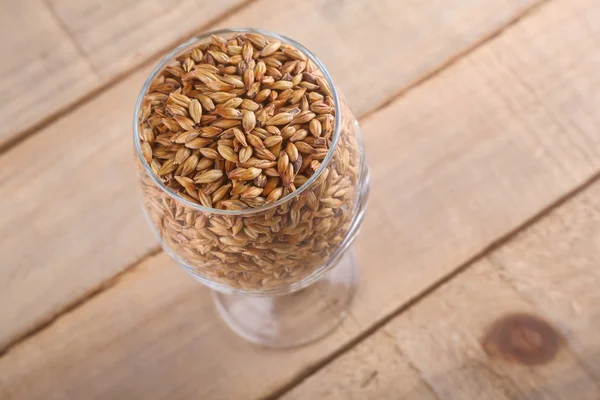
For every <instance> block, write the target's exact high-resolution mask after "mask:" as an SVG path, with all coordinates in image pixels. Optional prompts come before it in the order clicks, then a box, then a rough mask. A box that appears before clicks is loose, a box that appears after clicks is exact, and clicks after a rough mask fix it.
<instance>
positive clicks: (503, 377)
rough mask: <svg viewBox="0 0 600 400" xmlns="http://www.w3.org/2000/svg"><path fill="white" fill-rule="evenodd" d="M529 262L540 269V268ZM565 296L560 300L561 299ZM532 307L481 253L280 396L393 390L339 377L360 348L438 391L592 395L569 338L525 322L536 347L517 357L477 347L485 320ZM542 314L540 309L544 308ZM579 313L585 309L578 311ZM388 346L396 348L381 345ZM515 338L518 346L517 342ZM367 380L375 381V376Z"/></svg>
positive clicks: (463, 398)
mask: <svg viewBox="0 0 600 400" xmlns="http://www.w3.org/2000/svg"><path fill="white" fill-rule="evenodd" d="M596 229H598V226H596ZM548 245H549V243H545V246H546V247H547V246H548ZM596 252H597V250H596ZM519 254H520V255H521V256H522V255H523V253H519ZM537 270H538V272H541V271H542V270H544V268H537ZM566 270H567V268H562V272H563V273H564V272H566ZM555 272H558V271H555ZM551 274H552V272H551ZM569 303H570V301H569V300H568V301H567V304H569ZM596 304H598V303H596ZM595 308H596V311H597V308H598V306H596V307H595ZM539 312H540V310H539V309H537V308H535V307H533V306H531V305H530V304H529V303H528V302H527V301H525V300H523V299H522V298H521V297H519V295H518V294H517V293H516V292H515V291H514V290H513V289H512V287H511V286H510V285H509V284H507V283H506V282H505V281H504V280H503V279H502V278H501V277H500V275H499V274H498V273H497V271H495V270H494V268H493V267H492V266H491V264H490V263H489V262H488V261H486V260H483V261H481V262H479V263H477V264H475V265H474V266H471V267H470V268H469V270H468V271H467V272H465V273H463V274H461V275H459V276H458V277H456V278H455V279H453V280H452V281H450V282H448V283H446V284H444V285H443V286H442V287H440V288H439V289H438V290H436V291H435V292H434V293H432V294H430V295H429V296H428V297H426V298H425V299H423V300H422V301H420V302H419V303H418V304H416V305H415V306H413V307H411V308H410V309H409V310H408V311H407V312H405V313H403V314H401V315H400V316H398V317H396V318H395V319H394V320H392V321H391V322H390V323H388V324H386V325H385V326H384V328H383V329H382V330H381V331H379V332H377V333H376V334H374V335H372V336H371V337H369V338H368V339H367V340H365V341H364V342H363V343H361V344H359V345H358V346H357V347H356V348H354V349H353V350H352V351H351V352H349V353H347V354H344V355H343V356H342V357H340V358H339V359H337V360H335V362H334V363H332V364H331V365H329V366H328V367H327V368H325V369H323V370H321V371H319V372H318V373H317V374H316V375H315V376H313V377H311V378H309V379H307V380H306V381H305V382H303V383H302V384H301V385H299V386H298V387H296V388H294V390H292V391H291V392H290V393H289V394H288V395H287V396H284V397H283V398H284V399H306V398H327V397H326V395H327V394H328V393H329V392H330V391H331V390H332V389H331V387H334V388H335V390H337V391H338V392H341V393H344V394H346V393H348V394H351V396H354V397H355V398H373V399H375V398H377V399H393V398H394V399H395V398H397V397H393V396H386V395H385V393H386V392H385V391H376V393H377V394H378V395H377V396H369V395H368V392H367V389H368V387H367V388H363V387H361V386H359V385H356V384H354V385H352V382H350V384H348V383H347V381H348V375H353V376H354V379H357V377H358V372H356V371H360V369H362V368H365V367H364V366H361V363H362V359H356V358H355V357H354V354H355V353H364V352H367V351H368V352H369V353H375V354H377V353H381V354H385V355H386V356H385V357H382V358H379V359H377V360H376V361H375V362H373V363H371V364H370V365H369V368H370V369H371V370H372V371H376V372H379V371H384V373H385V371H388V370H389V369H391V368H393V366H394V365H397V364H401V365H407V364H406V363H407V362H409V363H410V364H411V365H413V366H414V368H416V370H417V371H419V372H418V377H419V378H420V379H421V380H424V381H426V382H427V384H428V385H429V386H430V387H431V389H432V390H433V392H434V393H435V394H436V395H437V396H438V398H440V399H460V400H470V399H473V400H478V399H490V400H496V399H523V400H525V399H540V400H558V399H563V400H570V399H573V398H576V399H581V400H584V399H589V400H595V399H598V398H600V388H599V387H598V386H597V384H596V383H595V380H594V378H593V377H592V376H590V375H589V374H588V373H587V372H586V370H585V369H583V368H582V366H581V365H580V364H579V360H578V359H577V358H576V357H575V356H574V355H573V353H572V350H571V348H570V345H571V343H570V341H567V342H565V343H562V344H560V345H559V346H560V347H558V346H555V345H554V344H553V342H552V341H551V340H549V338H550V336H549V335H548V336H546V334H542V335H543V336H536V335H540V332H542V330H540V329H539V328H532V327H531V325H527V326H529V327H530V328H529V330H527V331H526V332H529V334H530V335H531V336H532V337H537V338H538V340H539V342H538V344H537V346H538V347H535V346H536V345H535V344H534V345H532V346H533V347H530V348H528V350H520V352H519V353H518V354H519V355H521V357H522V358H520V359H518V360H519V361H514V360H513V361H509V360H507V359H505V358H504V357H505V356H506V355H507V354H506V353H501V354H500V353H491V354H490V353H489V351H486V350H485V349H486V348H488V349H489V346H490V343H491V342H490V341H489V340H487V339H486V337H487V335H488V332H489V330H490V329H491V326H492V324H494V323H496V322H497V321H500V320H502V319H504V318H507V317H509V316H510V315H514V313H525V314H526V315H527V316H528V318H531V316H535V317H536V318H539V316H537V315H536V314H539ZM542 315H544V316H545V317H546V315H545V314H542ZM542 318H543V317H542ZM580 319H585V317H583V315H580ZM529 321H530V320H529ZM544 322H546V321H544ZM549 322H550V324H552V325H557V326H560V324H561V322H562V321H561V320H552V319H550V321H549ZM596 322H598V321H596ZM589 328H591V329H588V330H583V331H579V334H581V335H584V336H586V337H587V338H588V339H591V340H595V338H594V337H595V336H596V335H595V332H597V331H598V329H599V328H600V324H596V325H594V326H590V327H589ZM510 332H512V333H511V334H512V335H519V334H522V332H523V331H518V330H517V329H515V330H514V331H513V330H511V331H510ZM544 332H545V331H544ZM551 332H552V331H551ZM553 333H555V334H556V332H553ZM507 336H508V335H507ZM499 337H500V336H499ZM390 338H391V339H390ZM500 340H503V341H507V342H510V343H517V340H518V339H517V337H516V336H513V337H505V336H504V335H502V339H500ZM389 342H391V344H390V343H389ZM596 344H598V342H597V341H596ZM391 346H393V348H395V349H396V351H386V349H389V348H390V347H391ZM515 346H516V348H519V347H518V346H519V344H518V343H517V344H516V345H515ZM523 349H524V347H523ZM597 350H598V348H597V347H596V351H597ZM542 353H543V354H544V355H546V354H547V358H551V356H552V358H551V359H550V360H546V359H544V360H542V359H541V358H540V360H542V361H543V362H541V361H540V362H539V363H537V364H527V363H525V362H523V360H533V355H537V354H542ZM525 354H527V355H531V358H525V357H526V356H525ZM405 360H408V361H405ZM527 362H531V361H527ZM413 374H415V372H414V371H413ZM377 376H378V374H377ZM419 378H417V380H418V379H419ZM327 382H329V384H328V383H327ZM384 383H385V382H384ZM373 385H377V382H374V383H373ZM385 389H386V387H385V386H384V387H382V390H385ZM370 390H371V391H372V390H374V389H370ZM331 398H337V399H343V398H347V397H345V396H339V397H331ZM403 398H406V399H415V400H416V399H419V398H420V397H419V396H418V395H412V394H411V395H408V396H406V397H403Z"/></svg>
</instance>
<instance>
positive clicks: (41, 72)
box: [0, 0, 99, 144]
mask: <svg viewBox="0 0 600 400" xmlns="http://www.w3.org/2000/svg"><path fill="white" fill-rule="evenodd" d="M0 32H1V33H2V38H3V39H2V41H0V54H2V55H3V56H2V57H1V58H0V93H2V96H3V98H4V99H5V100H4V101H3V102H2V104H0V120H1V121H2V124H0V144H2V143H4V142H6V141H7V140H9V139H11V138H12V137H13V135H14V132H15V131H16V130H21V129H23V127H25V126H30V125H31V124H33V123H35V121H38V120H39V119H41V118H42V117H43V116H45V115H47V114H48V113H50V112H52V111H53V108H54V107H55V104H61V105H62V106H63V107H64V106H66V105H67V104H69V103H70V102H71V101H72V100H73V98H76V97H80V96H82V95H83V94H85V93H86V92H87V91H88V90H90V88H92V87H94V86H95V85H97V83H98V81H99V78H98V75H97V74H96V72H95V71H94V70H93V68H92V67H91V65H90V63H89V62H88V60H87V59H86V58H85V56H84V55H83V54H81V53H80V52H79V50H78V47H77V44H76V43H74V42H73V41H72V39H71V38H70V37H69V35H68V34H67V33H66V32H65V31H64V30H63V28H62V27H61V25H60V23H58V22H57V21H56V19H55V18H54V17H53V16H52V14H51V13H50V12H49V11H48V9H47V7H46V6H45V4H44V2H43V1H42V0H24V1H3V2H2V12H0Z"/></svg>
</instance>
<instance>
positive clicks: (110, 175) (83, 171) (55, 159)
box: [0, 0, 534, 348]
mask: <svg viewBox="0 0 600 400" xmlns="http://www.w3.org/2000/svg"><path fill="white" fill-rule="evenodd" d="M458 3H461V4H464V6H463V7H460V8H458V9H457V10H456V11H455V12H454V14H453V18H459V19H460V20H461V21H462V25H461V28H460V29H461V32H463V31H464V30H466V29H467V27H471V28H470V30H469V32H468V34H465V35H464V36H463V37H462V39H461V40H460V41H457V40H454V39H453V37H454V35H455V34H456V33H453V32H454V31H455V30H456V29H457V28H456V23H455V21H454V20H453V19H452V20H447V18H446V16H445V15H444V14H443V13H440V11H439V8H438V7H437V6H435V7H434V5H433V4H430V3H423V5H422V6H420V7H414V6H412V5H409V4H408V3H398V2H393V1H389V2H386V3H382V4H380V5H379V6H378V7H374V8H376V10H372V11H370V12H371V14H373V15H374V16H375V17H377V19H374V20H373V21H372V22H371V23H370V24H368V25H365V28H364V29H363V30H362V33H361V35H358V34H351V35H349V37H350V39H352V42H349V41H347V40H346V39H344V38H343V37H342V35H341V32H345V31H347V30H349V29H350V27H351V25H352V23H353V21H357V20H360V18H363V14H364V13H365V12H368V10H369V8H368V7H367V5H366V4H367V3H365V2H350V5H349V6H348V7H344V8H343V10H344V11H343V12H340V13H337V14H336V13H333V11H331V10H330V11H329V12H327V4H329V3H328V2H313V3H311V4H307V2H297V3H295V4H296V5H295V6H294V7H291V8H289V7H284V6H281V5H275V3H272V2H256V3H253V4H252V5H251V6H250V7H248V8H247V9H244V10H242V11H240V13H239V15H238V14H236V15H233V16H232V17H231V18H229V19H226V20H225V21H222V22H220V23H219V24H218V26H238V25H242V24H243V22H245V23H247V24H251V25H256V26H266V27H267V28H269V29H273V30H277V31H281V32H283V33H285V34H289V35H290V36H293V37H297V38H298V39H299V40H300V41H301V42H303V43H305V44H306V45H307V46H308V47H309V48H311V49H314V51H315V52H316V53H317V54H318V55H319V56H321V55H322V57H323V58H324V62H325V63H326V64H327V65H328V66H330V70H331V72H332V74H333V76H334V77H335V79H336V81H339V82H340V85H341V87H342V88H343V89H344V91H345V92H346V96H347V97H348V98H350V99H357V100H356V104H355V112H356V114H357V115H359V116H360V115H363V114H364V113H368V112H372V111H374V110H375V109H376V108H377V106H378V105H379V104H381V103H383V102H385V101H386V100H387V99H388V98H389V95H390V94H391V93H393V92H397V91H399V90H401V89H403V88H405V87H406V86H407V85H410V84H411V82H412V81H414V80H415V79H417V77H418V76H420V75H423V74H428V73H431V72H432V70H433V69H435V68H438V67H439V66H440V65H442V64H444V63H445V62H447V61H448V59H449V57H451V56H452V54H454V53H457V52H461V51H464V50H465V49H466V48H468V46H470V45H473V44H474V43H476V42H477V41H479V40H481V39H482V38H483V37H485V36H486V35H489V34H490V33H491V32H493V31H496V30H498V29H500V28H501V27H502V26H503V24H505V23H506V22H507V21H508V20H510V19H511V18H516V17H517V16H518V15H520V13H522V12H523V10H525V7H526V6H528V5H529V6H530V5H532V4H534V2H533V1H529V2H512V1H511V2H506V1H504V0H496V1H494V2H490V3H489V5H488V7H481V6H480V5H479V3H478V2H476V1H469V2H462V1H461V2H458ZM458 3H457V4H458ZM276 4H285V3H280V2H277V3H276ZM400 4H403V6H402V7H404V8H398V7H400ZM277 7H281V8H277ZM369 7H373V6H369ZM383 10H386V12H384V11H383ZM270 12H276V15H278V16H279V17H278V18H275V17H269V18H270V19H267V18H266V17H264V16H265V15H270V14H269V13H270ZM286 12H287V13H288V14H285V13H286ZM293 15H303V16H305V17H306V18H308V20H310V21H311V28H312V29H311V30H310V31H307V30H306V26H307V22H306V21H307V19H304V18H293ZM391 18H393V20H394V22H392V21H391V20H390V19H391ZM411 21H425V22H426V23H427V26H428V27H429V28H427V29H425V28H423V30H422V32H423V33H422V36H421V37H415V38H413V39H412V40H411V41H410V42H408V43H406V44H404V45H403V46H401V47H399V48H398V49H395V50H394V52H389V45H388V41H393V42H400V41H402V40H403V38H405V37H407V36H409V35H410V33H411V32H412V31H414V29H415V27H414V24H415V23H416V22H411ZM411 24H412V25H411ZM392 27H393V29H392ZM303 32H304V33H303ZM323 35H326V36H327V38H328V40H323ZM386 35H387V36H386ZM383 36H386V37H387V41H381V40H379V39H380V38H382V37H383ZM369 43H373V47H372V48H374V49H375V50H376V51H375V50H371V51H373V52H375V53H381V54H385V55H384V56H381V57H379V58H378V60H379V61H378V62H376V63H373V62H371V60H369V59H368V58H367V57H361V56H353V57H351V58H349V60H351V61H352V63H353V64H352V65H351V67H352V68H349V66H348V65H347V64H346V63H345V62H340V61H339V60H346V59H348V56H347V54H350V53H352V50H353V49H357V48H363V47H368V45H369ZM427 48H444V50H443V51H440V52H438V53H434V52H433V51H427V52H424V51H423V49H427ZM373 56H374V55H373ZM406 59H410V60H412V62H413V64H411V66H410V67H406V68H405V67H404V60H406ZM390 65H395V66H396V68H397V69H398V72H397V73H396V74H395V75H394V77H393V79H391V78H390V79H383V78H382V77H384V76H385V75H386V74H387V75H389V74H388V72H387V71H388V69H389V68H390ZM398 66H399V67H398ZM357 71H361V73H360V74H359V73H357ZM148 73H149V67H147V68H144V69H142V70H141V71H139V72H137V73H135V74H133V75H132V76H130V77H129V78H127V79H125V80H123V81H122V82H121V83H119V84H118V85H115V86H114V87H113V88H111V89H109V90H108V91H106V92H104V93H102V94H101V95H99V96H97V97H96V98H94V99H93V100H92V101H90V102H89V103H87V104H85V105H83V106H82V107H81V108H80V109H79V110H77V112H75V113H73V114H70V115H68V116H66V117H65V118H63V119H61V120H59V121H57V122H56V123H55V124H52V125H51V126H49V127H48V128H46V129H44V130H42V131H40V132H39V133H38V134H37V135H35V136H34V137H32V138H30V139H28V140H26V141H24V142H23V143H21V144H20V145H19V146H17V147H15V148H14V149H11V151H9V152H8V153H6V154H4V155H2V156H0V160H1V162H2V163H3V164H4V165H6V167H5V168H4V169H2V170H0V182H2V187H1V188H0V207H2V208H3V209H6V210H10V213H7V218H3V219H2V220H0V251H1V252H2V253H5V254H6V256H5V257H6V264H7V266H6V267H5V268H2V269H0V293H1V294H0V298H2V299H5V301H0V323H1V324H2V325H4V326H6V328H5V329H3V330H0V348H1V347H5V346H6V344H7V343H10V342H11V341H12V340H13V339H14V338H15V337H19V336H21V335H23V334H24V333H25V332H28V331H30V330H31V329H32V328H34V327H35V326H37V324H39V322H40V321H46V320H48V318H50V317H52V316H53V315H55V314H56V313H57V312H59V311H60V310H61V309H63V308H64V307H66V306H68V305H69V304H71V303H72V302H73V301H74V300H76V299H78V298H80V297H82V296H85V295H86V294H87V293H89V292H90V291H91V290H94V289H95V288H96V287H98V286H99V285H101V284H102V282H104V281H106V280H107V279H109V278H110V277H112V276H113V275H115V274H116V273H119V272H120V271H122V270H123V269H125V268H126V267H127V266H128V265H131V264H132V263H135V262H136V261H137V260H139V259H140V258H141V257H142V256H143V255H144V254H147V253H149V252H152V251H154V250H155V249H157V245H156V243H155V241H154V240H153V239H152V238H151V236H150V232H149V229H148V227H147V226H146V222H145V220H144V219H143V217H142V214H141V212H140V206H139V203H138V200H137V197H136V196H137V193H136V181H135V177H134V171H133V162H132V158H133V154H132V149H131V133H130V130H131V118H132V117H131V114H132V110H133V105H134V101H135V97H136V96H137V92H138V90H139V87H141V85H142V83H143V80H144V79H145V78H146V76H147V74H148ZM346 88H348V90H346ZM363 93H366V94H368V96H370V97H369V98H370V99H371V101H372V103H365V102H362V101H363V100H360V99H361V98H362V97H363ZM351 102H352V100H351ZM424 111H425V110H422V111H421V112H424ZM390 115H391V114H389V113H388V114H386V115H385V118H389V116H390ZM372 119H373V120H374V121H376V120H377V117H375V116H374V117H373V118H372ZM376 124H378V125H375V126H377V127H375V128H374V129H372V133H371V136H372V139H370V140H371V141H373V142H374V141H376V140H378V139H377V138H376V135H377V133H376V131H377V130H378V129H379V127H378V126H385V125H388V122H387V119H386V120H380V121H379V122H377V123H376ZM365 129H369V128H368V127H366V128H365ZM403 129H405V128H403ZM411 129H414V128H411ZM409 134H413V132H412V131H411V132H409ZM387 135H390V136H393V135H394V133H393V132H388V133H387ZM57 140H58V141H60V143H61V145H60V146H56V145H55V144H54V143H56V141H57ZM367 140H369V138H367ZM48 146H53V147H55V148H54V150H53V151H52V152H49V151H46V149H47V148H48ZM440 150H442V149H440ZM374 151H375V153H374V154H377V153H376V151H377V150H374ZM375 157H376V156H375ZM382 165H383V164H382ZM415 171H416V170H415ZM415 171H413V172H415ZM9 193H10V194H11V195H10V196H9V195H8V194H9ZM42 195H43V198H44V201H43V204H42V203H40V200H39V199H40V196H42ZM48 210H51V212H48ZM32 243H36V245H37V247H38V248H39V249H43V250H40V251H38V252H35V253H32V252H31V251H30V248H31V247H30V246H31V244H32ZM74 243H76V245H74ZM109 248H110V251H108V250H107V249H109ZM59 283H60V284H59ZM31 288H35V290H31ZM42 299H43V301H42Z"/></svg>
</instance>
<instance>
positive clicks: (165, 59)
mask: <svg viewBox="0 0 600 400" xmlns="http://www.w3.org/2000/svg"><path fill="white" fill-rule="evenodd" d="M229 33H258V34H261V35H264V36H268V37H272V38H275V39H278V40H280V41H282V42H284V43H286V44H289V45H292V46H294V47H295V48H297V49H298V50H300V51H301V52H302V53H303V54H304V55H305V56H307V57H308V58H309V59H310V60H311V61H312V62H313V63H315V65H316V66H317V68H318V69H319V70H320V71H321V73H322V74H323V76H324V78H325V80H326V81H327V84H328V85H329V89H330V90H331V94H332V95H333V96H332V97H333V102H334V108H335V126H334V131H333V139H332V141H331V146H330V147H329V151H328V152H327V155H326V156H325V158H324V159H323V161H322V162H321V165H320V166H319V168H318V169H317V170H316V171H315V173H314V174H313V175H312V176H311V177H310V178H308V180H307V181H306V182H304V184H303V185H302V186H300V187H299V188H297V189H296V190H295V191H293V192H292V193H289V194H288V195H286V196H284V197H282V198H281V199H279V200H277V201H275V202H273V203H270V204H265V205H263V206H260V207H255V208H252V207H249V208H245V209H242V210H221V209H218V208H211V207H204V206H203V205H201V204H198V203H194V202H192V201H189V200H187V199H185V198H183V197H181V196H180V195H179V194H177V193H176V192H174V191H173V190H172V189H171V188H169V187H168V186H167V185H165V184H164V183H163V182H162V181H161V180H160V179H159V178H158V177H157V176H156V175H155V174H154V172H153V171H152V169H151V168H150V165H149V164H148V163H147V162H146V160H145V159H144V157H143V155H142V147H141V141H140V129H139V123H138V121H139V112H140V109H141V105H142V101H143V100H144V97H145V96H146V94H147V93H148V89H149V88H150V84H151V83H152V81H153V80H154V78H156V76H157V75H158V74H159V73H160V72H162V71H163V69H164V68H165V67H166V66H167V65H168V64H169V62H171V61H172V60H174V59H175V58H176V57H177V56H178V55H179V54H180V53H182V52H183V51H185V50H188V47H190V46H191V45H193V44H201V43H200V42H202V41H203V40H204V39H206V38H209V37H210V36H211V35H224V34H229ZM341 122H342V116H341V107H340V99H339V96H338V92H337V89H336V87H335V85H334V84H333V80H332V79H331V76H330V75H329V72H328V71H327V69H326V68H325V66H324V65H323V63H321V61H320V60H319V59H318V58H317V57H316V56H315V55H314V54H313V53H312V52H311V51H309V50H308V49H307V48H306V47H304V46H303V45H301V44H300V43H298V42H296V41H295V40H293V39H290V38H288V37H287V36H283V35H280V34H278V33H275V32H270V31H266V30H262V29H255V28H227V29H219V30H214V31H210V32H206V33H202V34H199V35H196V36H194V37H192V38H190V39H188V40H186V41H185V42H183V43H182V44H180V45H179V46H177V47H176V48H175V49H173V50H172V51H170V52H169V53H168V54H167V55H166V56H165V57H163V59H162V60H161V61H160V62H159V63H158V64H157V65H156V66H155V67H154V69H153V70H152V72H150V75H148V78H146V81H145V82H144V84H143V85H142V88H141V90H140V92H139V94H138V97H137V100H136V103H135V110H134V113H133V141H134V146H135V150H136V154H137V156H138V159H139V161H140V162H141V164H142V166H143V168H144V171H145V172H146V174H147V175H148V176H149V177H150V179H152V181H153V182H154V183H155V184H156V185H157V186H158V187H159V188H160V189H161V190H162V191H163V192H165V193H166V194H167V195H168V196H169V197H171V198H173V199H174V200H175V201H178V202H180V203H183V204H184V205H185V206H186V207H189V208H192V209H194V210H197V211H201V212H203V213H207V214H220V215H249V214H255V213H259V212H264V211H268V210H271V209H274V208H276V207H278V206H280V205H282V204H285V203H287V202H289V201H290V200H292V199H294V198H296V197H297V196H299V195H300V194H301V193H302V192H304V191H305V190H306V189H307V188H308V187H309V186H311V185H312V184H313V183H314V182H315V181H316V180H317V179H318V178H319V176H321V174H322V173H323V171H324V170H325V168H326V167H327V165H328V164H329V162H330V161H331V159H332V158H333V153H334V152H335V149H336V147H337V144H338V141H339V138H340V130H341Z"/></svg>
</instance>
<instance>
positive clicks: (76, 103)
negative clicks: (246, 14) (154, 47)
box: [0, 0, 546, 354]
mask: <svg viewBox="0 0 600 400" xmlns="http://www.w3.org/2000/svg"><path fill="white" fill-rule="evenodd" d="M257 1H259V0H245V1H244V2H243V3H241V4H238V5H235V6H233V7H231V8H230V9H228V10H226V11H224V12H223V13H221V14H217V15H215V16H214V17H213V18H210V19H208V20H207V21H206V22H205V23H203V24H202V25H200V26H199V27H198V28H197V29H195V30H194V31H192V32H188V33H186V34H183V35H181V36H179V37H178V38H177V39H176V40H174V41H172V42H171V43H169V44H168V45H167V46H164V47H162V48H161V49H160V50H158V51H156V52H154V53H152V54H150V55H149V57H148V58H146V59H144V60H142V61H140V62H139V63H137V64H133V65H131V66H130V67H128V68H125V70H124V71H121V72H119V73H118V74H116V75H115V76H113V77H111V78H109V79H107V80H106V81H104V82H102V83H101V84H100V85H98V86H97V87H95V88H93V89H92V90H90V91H89V92H87V93H86V94H84V95H83V96H81V97H79V98H75V99H73V100H72V101H71V102H68V103H67V104H65V105H64V106H63V107H61V108H58V109H57V110H56V111H54V112H52V113H51V114H50V115H48V116H47V117H44V118H42V119H41V120H39V121H37V122H36V123H35V124H34V125H32V126H31V127H29V128H27V129H24V130H22V131H18V132H16V134H15V135H13V136H12V137H10V138H8V139H7V140H6V141H5V142H4V143H2V144H0V155H2V154H4V153H6V152H8V151H10V150H11V149H12V148H14V147H15V146H17V145H18V144H19V143H20V142H21V141H23V140H25V139H27V138H29V137H31V136H33V135H35V134H36V133H37V132H38V131H39V130H41V129H42V128H45V127H47V126H48V125H51V124H53V123H54V122H56V121H58V120H59V119H61V118H63V117H64V116H66V115H69V114H71V113H73V112H76V111H77V110H78V109H79V108H81V107H83V106H84V105H85V104H87V103H89V102H90V101H91V100H92V99H94V98H95V97H96V96H98V95H100V94H101V93H104V92H105V91H107V90H109V89H110V88H112V87H114V86H116V85H117V84H118V83H119V82H121V81H123V80H124V79H125V78H127V77H128V76H129V75H132V74H133V73H134V72H135V71H136V70H138V69H141V68H143V67H147V66H150V65H152V64H154V63H156V62H157V58H158V57H162V56H164V55H165V54H166V53H167V52H169V51H170V50H172V49H173V48H175V46H178V45H179V44H181V43H182V42H183V41H185V40H187V39H189V38H190V37H192V36H196V35H198V34H200V33H202V32H205V31H207V30H210V29H211V28H212V27H213V26H215V25H217V24H218V23H219V22H221V20H224V19H226V18H228V17H230V16H232V15H234V14H237V13H239V12H241V11H243V10H244V9H245V8H247V7H249V6H250V5H252V4H253V3H255V2H257ZM544 1H546V0H544ZM43 2H44V4H45V5H46V6H47V8H48V9H49V13H50V14H51V15H52V17H53V18H54V19H55V20H56V21H57V24H58V25H59V26H60V28H61V29H62V30H63V32H65V35H67V36H68V37H69V38H70V39H71V40H72V41H73V42H75V43H74V46H75V48H76V49H77V52H78V53H79V54H80V55H81V56H82V57H83V58H85V59H86V60H88V57H87V53H85V51H84V50H83V48H81V46H80V45H79V43H77V42H76V40H75V39H74V38H73V35H72V34H71V32H70V31H69V30H68V29H67V27H66V26H65V25H64V24H63V22H62V20H61V19H60V17H59V16H58V15H56V13H55V12H54V10H53V9H52V7H51V6H50V5H49V4H47V3H46V0H44V1H43ZM90 64H91V63H90ZM92 70H93V71H94V72H96V73H98V71H97V70H96V68H95V67H94V66H93V65H92ZM98 76H100V75H99V74H98ZM132 111H133V110H132ZM0 354H2V353H0Z"/></svg>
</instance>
